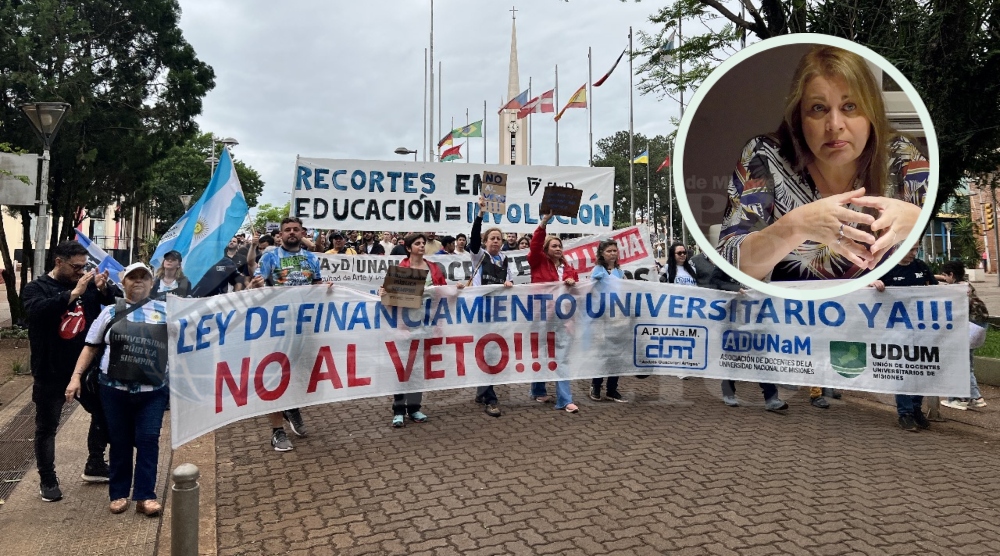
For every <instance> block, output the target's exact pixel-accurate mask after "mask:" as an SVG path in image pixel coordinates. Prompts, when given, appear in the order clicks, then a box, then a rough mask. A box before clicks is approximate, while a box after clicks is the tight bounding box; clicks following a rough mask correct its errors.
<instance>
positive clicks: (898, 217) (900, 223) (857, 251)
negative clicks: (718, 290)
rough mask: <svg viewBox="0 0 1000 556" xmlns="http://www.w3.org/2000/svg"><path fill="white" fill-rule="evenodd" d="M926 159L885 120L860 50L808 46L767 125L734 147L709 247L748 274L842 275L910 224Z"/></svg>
mask: <svg viewBox="0 0 1000 556" xmlns="http://www.w3.org/2000/svg"><path fill="white" fill-rule="evenodd" d="M929 174H930V171H929V164H928V162H927V160H926V158H925V157H924V156H923V155H922V154H921V153H920V151H919V150H918V149H917V147H916V146H915V145H914V144H913V143H912V142H910V141H909V140H908V139H906V138H905V137H903V136H901V135H899V134H898V133H896V132H895V131H894V130H893V129H892V127H891V126H890V125H889V120H888V117H887V116H886V112H885V102H884V100H883V98H882V92H881V88H880V86H879V84H878V82H877V80H876V79H875V77H874V76H873V75H872V73H871V71H870V70H869V69H868V66H867V64H866V62H865V60H864V58H862V57H861V56H858V55H857V54H854V53H852V52H849V51H846V50H843V49H840V48H836V47H831V46H816V47H814V48H812V49H811V50H810V51H809V52H808V53H806V55H805V56H803V57H802V59H801V60H800V61H799V65H798V67H797V68H796V70H795V75H794V78H793V80H792V85H791V89H790V92H789V94H788V97H787V99H786V106H785V111H784V118H783V121H782V122H781V125H780V127H779V128H778V130H777V132H775V133H773V134H770V135H764V136H759V137H755V138H753V139H751V140H750V142H748V143H747V145H746V146H745V147H744V149H743V152H742V154H741V155H740V159H739V162H738V164H737V167H736V170H735V171H734V172H733V177H732V180H731V182H730V185H729V192H728V193H729V204H728V206H727V208H726V211H725V217H724V221H723V224H722V234H721V240H720V242H719V246H718V250H719V252H720V253H721V254H722V255H723V256H724V257H726V258H727V259H728V260H729V262H731V263H732V264H733V265H735V266H736V267H738V268H739V269H740V270H742V271H743V272H745V273H747V274H748V275H750V276H752V277H753V278H757V279H770V280H771V281H779V280H818V279H819V280H821V279H849V278H854V277H857V276H860V275H862V274H864V273H866V272H868V271H869V270H871V269H873V268H875V265H876V264H878V263H879V262H880V261H881V260H882V259H883V258H885V256H886V255H887V254H888V253H890V252H891V251H892V250H893V249H894V248H895V246H896V245H897V244H899V243H900V242H902V241H903V240H904V239H905V238H906V236H907V235H908V234H909V233H910V230H912V229H913V227H914V226H915V224H916V221H917V218H918V217H919V215H920V209H921V206H922V205H923V203H924V196H925V194H926V190H927V182H928V176H929Z"/></svg>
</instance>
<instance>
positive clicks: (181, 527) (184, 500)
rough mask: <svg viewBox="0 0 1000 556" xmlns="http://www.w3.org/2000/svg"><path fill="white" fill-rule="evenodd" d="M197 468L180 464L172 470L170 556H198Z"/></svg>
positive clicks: (188, 464) (199, 475)
mask: <svg viewBox="0 0 1000 556" xmlns="http://www.w3.org/2000/svg"><path fill="white" fill-rule="evenodd" d="M199 477H201V473H199V472H198V467H196V466H195V465H192V464H190V463H182V464H181V465H178V466H177V468H176V469H174V473H173V479H174V486H173V487H172V488H171V489H170V490H171V491H172V492H173V497H174V500H173V503H172V504H171V506H170V556H197V555H198V495H199V492H198V489H199V487H198V478H199Z"/></svg>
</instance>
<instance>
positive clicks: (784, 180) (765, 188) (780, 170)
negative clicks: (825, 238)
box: [718, 136, 930, 281]
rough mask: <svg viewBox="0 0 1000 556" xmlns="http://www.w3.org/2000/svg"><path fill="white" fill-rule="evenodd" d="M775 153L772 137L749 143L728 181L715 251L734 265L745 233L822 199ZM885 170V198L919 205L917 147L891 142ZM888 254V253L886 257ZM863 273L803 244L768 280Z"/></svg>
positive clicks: (922, 180)
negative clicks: (720, 231) (887, 167)
mask: <svg viewBox="0 0 1000 556" xmlns="http://www.w3.org/2000/svg"><path fill="white" fill-rule="evenodd" d="M779 148H780V145H779V143H778V141H777V140H776V139H774V138H773V137H770V136H759V137H755V138H753V139H752V140H750V142H749V143H747V145H746V146H745V147H744V148H743V152H742V154H741V155H740V160H739V162H738V163H737V166H736V170H735V171H734V172H733V178H732V180H731V181H730V182H729V192H728V194H729V204H728V206H727V207H726V212H725V216H724V218H723V221H722V233H721V234H720V239H719V245H718V250H719V253H720V254H722V256H723V257H725V258H726V260H728V261H729V262H730V263H732V264H733V265H734V266H737V267H738V266H739V258H740V245H741V244H742V243H743V240H744V239H746V237H747V234H749V233H751V232H755V231H759V230H762V229H764V228H766V227H767V226H769V225H770V224H771V223H773V222H774V221H776V220H777V219H779V218H781V217H782V216H783V215H785V214H787V213H788V212H790V211H791V210H793V209H795V208H798V207H801V206H803V205H806V204H808V203H811V202H813V201H819V200H820V199H821V198H822V196H821V195H820V193H819V191H818V190H817V189H816V185H815V183H813V180H812V177H811V176H810V175H809V172H808V170H804V171H802V172H796V171H795V169H794V168H793V166H792V164H791V163H790V162H789V161H787V160H785V158H784V157H783V156H781V154H779ZM888 170H889V179H888V180H887V182H886V191H885V196H886V197H893V198H896V199H900V200H903V201H906V202H908V203H913V204H915V205H917V206H922V205H923V203H924V196H925V195H926V192H927V180H928V176H929V175H930V164H929V163H928V162H927V159H926V158H924V156H923V155H922V154H920V151H919V150H918V149H917V147H916V146H914V145H913V143H911V142H910V141H909V140H907V139H905V138H903V137H895V138H894V139H892V141H891V143H890V145H889V169H888ZM861 187H862V183H861V182H860V181H856V182H855V183H854V187H853V189H859V188H861ZM846 206H847V208H849V209H851V210H857V211H860V210H861V209H862V207H857V206H855V205H852V204H848V205H846ZM851 225H852V226H856V225H855V224H851ZM892 251H893V250H892V249H890V250H889V251H888V252H887V253H886V254H885V255H884V257H888V256H889V254H890V253H892ZM884 257H883V258H884ZM866 272H867V269H866V268H859V267H857V266H856V265H854V264H853V263H852V262H851V261H850V260H848V259H847V258H845V257H842V256H841V255H838V254H837V253H835V252H833V251H832V250H831V249H830V248H829V246H827V245H826V244H822V243H817V242H814V241H807V242H805V243H803V244H802V245H800V246H799V247H797V248H796V249H795V250H794V251H792V252H791V253H789V254H788V255H787V256H785V258H783V259H781V260H780V261H778V264H776V265H775V266H774V270H772V272H771V273H770V276H769V277H768V278H766V279H769V280H770V281H782V280H827V279H849V278H854V277H857V276H861V275H862V274H864V273H866Z"/></svg>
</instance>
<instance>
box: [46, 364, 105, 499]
mask: <svg viewBox="0 0 1000 556" xmlns="http://www.w3.org/2000/svg"><path fill="white" fill-rule="evenodd" d="M67 384H68V383H67ZM65 392H66V384H62V383H61V382H60V383H56V384H53V383H52V382H51V380H46V379H38V378H36V379H35V383H34V385H33V386H32V388H31V401H33V402H35V464H36V465H37V467H38V476H39V477H40V478H41V482H42V484H43V485H51V484H55V483H56V482H57V479H56V430H57V429H58V428H59V417H60V415H61V414H62V409H63V404H65V403H66V395H65ZM98 413H100V414H99V415H91V416H90V430H89V431H88V433H87V452H88V453H89V456H88V457H87V462H88V463H90V462H94V463H96V462H103V461H104V450H105V449H106V448H107V446H108V431H107V426H106V425H105V424H104V414H103V412H98Z"/></svg>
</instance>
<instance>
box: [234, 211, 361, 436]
mask: <svg viewBox="0 0 1000 556" xmlns="http://www.w3.org/2000/svg"><path fill="white" fill-rule="evenodd" d="M305 233H306V232H305V228H303V227H302V221H301V220H299V219H298V218H296V217H294V216H288V217H285V218H284V219H283V220H282V221H281V246H280V247H276V248H275V249H273V250H271V251H268V252H267V253H264V255H263V256H262V257H261V258H260V264H258V266H257V271H256V272H255V273H254V276H253V280H251V281H250V287H251V288H262V287H264V286H265V285H270V286H308V285H312V284H319V283H320V282H322V281H323V278H322V277H321V276H320V266H319V257H317V256H316V254H315V253H313V252H311V251H307V250H306V249H304V248H303V245H302V236H303V234H305ZM341 241H343V237H341ZM268 419H269V420H270V422H271V447H273V448H274V450H275V451H276V452H288V451H290V450H291V449H292V448H293V446H292V442H291V441H290V440H288V435H287V434H285V427H284V424H283V423H282V420H283V419H284V420H286V421H288V426H289V427H291V429H292V432H293V433H295V435H296V436H306V435H307V434H308V432H307V431H306V426H305V422H303V420H302V414H301V413H300V412H299V410H298V408H293V409H289V410H287V411H284V412H276V413H271V414H270V415H268Z"/></svg>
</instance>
